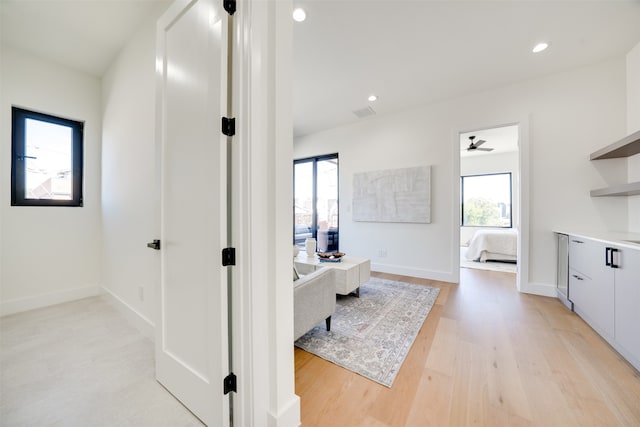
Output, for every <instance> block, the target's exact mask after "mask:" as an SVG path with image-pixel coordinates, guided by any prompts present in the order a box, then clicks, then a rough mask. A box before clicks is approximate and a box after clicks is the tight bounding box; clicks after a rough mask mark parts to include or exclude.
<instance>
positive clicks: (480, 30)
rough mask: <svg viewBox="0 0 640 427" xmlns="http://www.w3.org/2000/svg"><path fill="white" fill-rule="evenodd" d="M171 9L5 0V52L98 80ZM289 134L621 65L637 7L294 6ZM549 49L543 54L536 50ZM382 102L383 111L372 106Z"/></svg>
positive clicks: (573, 3)
mask: <svg viewBox="0 0 640 427" xmlns="http://www.w3.org/2000/svg"><path fill="white" fill-rule="evenodd" d="M167 4H168V1H165V0H0V27H1V29H0V37H1V41H2V43H3V44H7V45H9V46H13V47H15V48H18V49H23V50H26V51H28V52H31V53H33V54H36V55H39V56H42V57H44V58H48V59H52V60H54V61H57V62H60V63H63V64H65V65H68V66H70V67H73V68H76V69H79V70H82V71H85V72H87V73H89V74H92V75H95V76H98V77H100V76H102V74H103V73H104V71H105V70H106V68H107V67H108V66H109V64H110V63H111V62H112V61H113V59H114V58H115V56H116V55H117V52H118V51H119V50H120V49H121V48H122V46H123V45H124V44H125V43H126V41H127V40H128V39H129V38H130V37H131V36H132V35H133V34H134V33H135V31H136V29H137V28H138V26H139V25H140V23H141V22H143V21H144V20H146V19H148V17H150V16H151V15H153V14H155V13H157V11H158V10H160V9H162V8H165V7H166V5H167ZM294 6H303V7H304V8H305V9H306V10H307V20H306V21H305V22H303V23H294V33H293V34H294V40H293V75H294V78H293V92H294V99H293V103H294V105H293V106H294V117H293V120H294V134H295V135H304V134H308V133H313V132H317V131H320V130H323V129H328V128H332V127H336V126H340V125H344V124H347V123H350V122H354V121H357V120H367V119H366V118H364V119H358V118H357V117H356V116H355V115H354V114H353V111H354V110H359V109H362V108H365V107H367V106H369V105H371V106H372V108H373V109H374V110H375V111H376V112H377V113H378V114H385V113H391V112H395V111H401V110H403V109H406V108H409V107H412V106H415V105H420V104H427V103H430V102H434V101H437V100H442V99H447V98H452V97H455V96H460V95H463V94H467V93H471V92H477V91H481V90H486V89H491V88H495V87H499V86H504V85H506V84H509V83H512V82H517V81H521V80H524V79H530V78H533V77H537V76H541V75H545V74H550V73H555V72H559V71H562V70H567V69H571V68H574V67H578V66H582V65H587V64H591V63H595V62H598V61H602V60H604V59H607V58H611V57H621V56H622V55H624V54H626V52H628V51H629V50H630V49H631V48H632V47H633V46H634V45H635V44H636V43H638V42H639V41H640V24H638V23H639V22H640V1H639V0H586V1H585V0H566V1H559V0H538V1H526V0H502V1H484V0H473V1H455V0H448V1H430V0H294ZM540 40H551V41H552V46H551V48H550V49H548V50H547V51H545V52H543V53H540V54H537V55H533V54H532V53H531V52H530V50H531V47H532V46H533V45H534V44H535V43H536V42H538V41H540ZM371 93H375V94H377V95H378V96H379V100H378V101H376V102H375V103H371V104H370V103H369V102H368V101H367V100H366V98H367V96H368V95H369V94H371Z"/></svg>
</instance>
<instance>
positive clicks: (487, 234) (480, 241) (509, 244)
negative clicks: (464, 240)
mask: <svg viewBox="0 0 640 427" xmlns="http://www.w3.org/2000/svg"><path fill="white" fill-rule="evenodd" d="M465 257H466V258H467V259H468V260H470V261H480V262H487V261H502V262H517V260H518V232H517V231H516V230H514V229H511V228H510V229H491V230H478V231H476V232H475V234H474V235H473V237H472V238H471V240H470V241H469V247H468V248H467V253H466V255H465Z"/></svg>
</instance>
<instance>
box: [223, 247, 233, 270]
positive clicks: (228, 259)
mask: <svg viewBox="0 0 640 427" xmlns="http://www.w3.org/2000/svg"><path fill="white" fill-rule="evenodd" d="M227 265H236V248H224V249H223V250H222V266H223V267H226V266H227Z"/></svg>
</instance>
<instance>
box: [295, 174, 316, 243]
mask: <svg viewBox="0 0 640 427" xmlns="http://www.w3.org/2000/svg"><path fill="white" fill-rule="evenodd" d="M294 174H295V183H294V191H295V193H294V196H293V197H294V227H295V231H294V232H295V240H294V242H295V244H296V245H299V246H304V242H305V240H306V239H307V237H312V236H313V234H312V226H313V162H304V163H296V164H295V165H294Z"/></svg>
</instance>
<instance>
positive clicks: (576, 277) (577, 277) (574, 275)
mask: <svg viewBox="0 0 640 427" xmlns="http://www.w3.org/2000/svg"><path fill="white" fill-rule="evenodd" d="M572 276H573V277H574V278H575V279H578V280H584V279H583V278H582V277H580V276H578V275H577V274H572Z"/></svg>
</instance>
